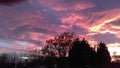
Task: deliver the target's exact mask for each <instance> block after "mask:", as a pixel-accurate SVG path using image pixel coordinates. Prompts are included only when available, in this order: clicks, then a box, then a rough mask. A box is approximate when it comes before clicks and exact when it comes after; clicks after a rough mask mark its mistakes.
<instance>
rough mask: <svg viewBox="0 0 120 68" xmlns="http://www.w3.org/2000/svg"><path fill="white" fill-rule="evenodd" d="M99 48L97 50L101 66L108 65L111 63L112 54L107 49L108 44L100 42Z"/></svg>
mask: <svg viewBox="0 0 120 68" xmlns="http://www.w3.org/2000/svg"><path fill="white" fill-rule="evenodd" d="M98 46H99V48H98V49H97V57H98V61H99V64H106V63H109V62H110V61H111V57H110V53H109V51H108V49H107V47H106V44H105V43H103V42H100V43H99V44H98Z"/></svg>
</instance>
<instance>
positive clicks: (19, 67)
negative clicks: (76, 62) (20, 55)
mask: <svg viewBox="0 0 120 68" xmlns="http://www.w3.org/2000/svg"><path fill="white" fill-rule="evenodd" d="M0 68H120V63H116V62H112V63H110V64H107V65H103V66H96V67H92V66H89V65H85V66H83V67H81V66H71V65H65V64H63V65H41V64H40V65H39V64H37V65H36V64H34V63H33V64H26V63H19V64H14V63H4V64H3V63H1V64H0Z"/></svg>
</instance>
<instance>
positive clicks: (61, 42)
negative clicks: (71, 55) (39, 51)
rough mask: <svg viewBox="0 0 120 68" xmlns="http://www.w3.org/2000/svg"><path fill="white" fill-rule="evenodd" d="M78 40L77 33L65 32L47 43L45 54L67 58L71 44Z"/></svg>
mask: <svg viewBox="0 0 120 68" xmlns="http://www.w3.org/2000/svg"><path fill="white" fill-rule="evenodd" d="M75 38H76V34H75V33H70V32H64V33H62V34H60V35H57V36H55V37H54V38H53V39H49V40H47V41H46V46H45V48H44V49H43V53H44V54H46V55H48V56H51V57H57V56H58V57H65V56H66V55H67V53H68V51H69V48H70V46H71V43H72V42H73V40H74V39H75Z"/></svg>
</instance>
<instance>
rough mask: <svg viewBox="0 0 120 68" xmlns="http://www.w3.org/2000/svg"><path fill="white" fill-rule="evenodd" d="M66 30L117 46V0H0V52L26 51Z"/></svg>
mask: <svg viewBox="0 0 120 68" xmlns="http://www.w3.org/2000/svg"><path fill="white" fill-rule="evenodd" d="M65 31H69V32H76V33H77V34H78V35H79V36H80V38H83V37H85V38H86V39H87V40H89V41H90V42H96V41H97V42H101V41H102V42H105V43H106V44H107V46H109V47H114V46H116V49H115V48H114V49H112V48H110V50H111V51H114V50H116V51H117V50H119V49H120V48H119V47H120V0H0V52H9V50H12V49H14V50H26V49H27V48H28V47H29V48H34V47H36V46H41V45H43V44H44V43H43V42H44V41H45V40H46V39H49V38H52V37H53V36H54V35H56V34H59V33H62V32H65Z"/></svg>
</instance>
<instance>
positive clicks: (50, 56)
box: [0, 32, 117, 68]
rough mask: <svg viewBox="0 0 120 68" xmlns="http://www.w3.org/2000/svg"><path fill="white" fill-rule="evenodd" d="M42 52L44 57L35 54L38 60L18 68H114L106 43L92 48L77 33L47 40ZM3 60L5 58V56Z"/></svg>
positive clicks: (66, 33) (19, 64) (65, 33)
mask: <svg viewBox="0 0 120 68" xmlns="http://www.w3.org/2000/svg"><path fill="white" fill-rule="evenodd" d="M36 52H37V51H36ZM40 52H41V53H42V55H44V56H40V55H38V54H39V53H35V54H37V55H34V56H35V57H36V59H33V60H31V61H29V60H27V61H25V62H22V63H17V64H16V68H107V66H109V68H112V67H113V66H111V56H110V54H109V51H108V49H107V47H106V44H105V43H103V42H100V43H98V44H97V45H94V47H91V45H90V44H89V42H88V41H87V40H86V39H84V38H83V39H82V40H80V38H79V37H78V36H77V35H76V34H75V33H69V32H64V33H62V34H60V35H56V36H55V37H54V38H53V39H49V40H46V44H45V47H44V48H43V49H42V50H41V51H40ZM2 58H5V56H3V57H2ZM1 60H2V59H0V64H2V63H1ZM3 61H4V60H2V62H3ZM4 64H5V63H4ZM2 65H3V64H2ZM11 65H12V64H11ZM14 66H15V64H14ZM9 68H10V67H9ZM11 68H12V67H11ZM13 68H14V67H13ZM116 68H117V67H116Z"/></svg>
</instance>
